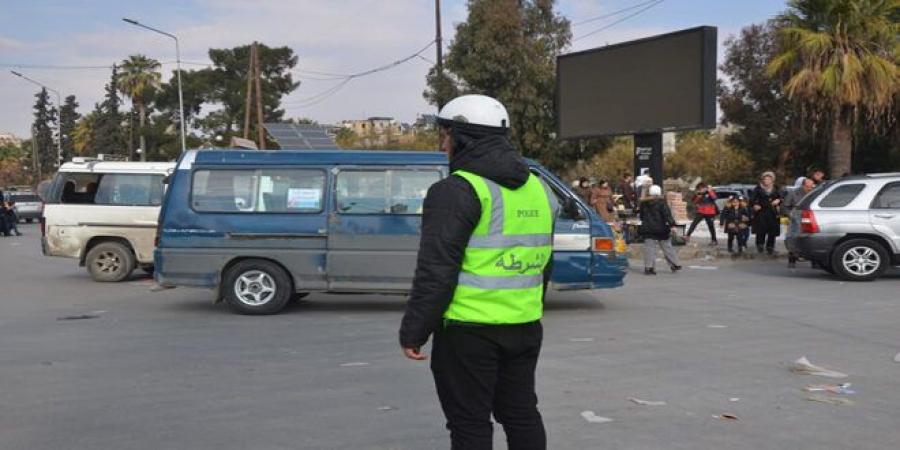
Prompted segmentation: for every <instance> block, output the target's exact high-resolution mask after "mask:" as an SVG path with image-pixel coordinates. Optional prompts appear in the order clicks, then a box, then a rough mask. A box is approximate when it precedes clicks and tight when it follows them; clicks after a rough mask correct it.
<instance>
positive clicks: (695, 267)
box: [688, 266, 719, 270]
mask: <svg viewBox="0 0 900 450" xmlns="http://www.w3.org/2000/svg"><path fill="white" fill-rule="evenodd" d="M688 269H694V270H719V267H718V266H688Z"/></svg>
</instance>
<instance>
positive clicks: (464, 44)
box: [425, 0, 600, 169]
mask: <svg viewBox="0 0 900 450" xmlns="http://www.w3.org/2000/svg"><path fill="white" fill-rule="evenodd" d="M554 5H555V1H554V0H470V1H469V3H468V7H469V16H468V17H467V19H466V21H465V22H462V23H460V24H459V25H457V27H456V37H455V38H454V39H453V42H452V43H451V44H450V49H449V51H448V52H447V57H446V61H445V64H444V70H445V71H446V72H447V73H446V74H445V75H444V77H438V76H437V75H436V74H435V73H434V72H433V71H432V73H430V74H429V76H428V78H427V81H428V86H429V91H427V92H426V93H425V98H426V99H428V100H429V101H431V102H432V103H435V102H436V100H437V99H439V98H440V99H444V100H445V101H446V97H449V96H453V95H457V94H463V93H475V94H484V95H489V96H491V97H495V98H497V99H498V100H500V102H501V103H503V104H504V105H505V106H506V109H507V111H508V112H509V115H510V122H511V123H510V132H511V134H510V138H511V140H512V143H513V145H515V146H516V148H517V149H518V150H519V151H521V152H522V153H523V154H524V155H526V156H529V157H533V158H536V159H538V160H540V161H541V162H542V163H543V164H545V165H547V166H548V167H551V168H553V169H560V168H563V167H565V166H566V165H568V164H569V163H571V162H573V161H575V160H578V159H583V158H587V157H589V156H591V155H590V154H589V153H588V152H591V153H592V152H596V151H598V150H599V149H600V147H599V146H597V145H590V146H588V148H586V152H585V153H582V152H581V151H580V150H579V148H578V146H577V145H571V144H563V143H560V142H558V141H556V140H555V138H554V133H555V130H556V126H555V121H554V106H553V101H554V99H553V96H554V92H555V90H556V57H557V56H558V55H559V54H560V53H561V52H562V51H563V50H564V49H565V48H566V47H567V46H568V45H569V42H570V40H571V37H572V31H571V26H570V23H569V20H568V19H566V18H565V17H563V16H562V15H559V14H557V13H556V11H554Z"/></svg>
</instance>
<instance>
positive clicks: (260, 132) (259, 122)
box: [253, 41, 266, 150]
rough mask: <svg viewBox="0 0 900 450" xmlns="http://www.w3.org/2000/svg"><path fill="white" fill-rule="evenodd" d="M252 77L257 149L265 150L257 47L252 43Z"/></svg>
mask: <svg viewBox="0 0 900 450" xmlns="http://www.w3.org/2000/svg"><path fill="white" fill-rule="evenodd" d="M253 48H254V51H253V76H254V78H256V136H257V138H258V139H259V149H260V150H265V149H266V130H265V128H263V107H262V86H261V82H260V80H259V78H260V77H259V47H258V46H257V45H256V42H255V41H254V42H253Z"/></svg>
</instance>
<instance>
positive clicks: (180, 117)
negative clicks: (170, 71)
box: [122, 17, 187, 152]
mask: <svg viewBox="0 0 900 450" xmlns="http://www.w3.org/2000/svg"><path fill="white" fill-rule="evenodd" d="M122 20H123V21H125V22H128V23H130V24H132V25H134V26H137V27H141V28H144V29H147V30H150V31H153V32H154V33H159V34H161V35H163V36H168V37H170V38H172V39H174V40H175V73H176V74H177V76H178V121H179V122H181V151H182V152H184V151H185V150H186V149H187V146H186V143H185V138H184V136H185V132H184V97H183V95H182V93H181V48H180V47H179V46H178V36H175V35H174V34H172V33H166V32H165V31H162V30H159V29H156V28H153V27H151V26H147V25H144V24H142V23H140V22H138V21H137V20H134V19H129V18H127V17H123V18H122Z"/></svg>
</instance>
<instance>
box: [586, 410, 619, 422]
mask: <svg viewBox="0 0 900 450" xmlns="http://www.w3.org/2000/svg"><path fill="white" fill-rule="evenodd" d="M581 417H584V420H587V421H588V423H608V422H612V421H613V420H612V419H610V418H609V417H603V416H598V415H596V414H594V412H593V411H582V412H581Z"/></svg>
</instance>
